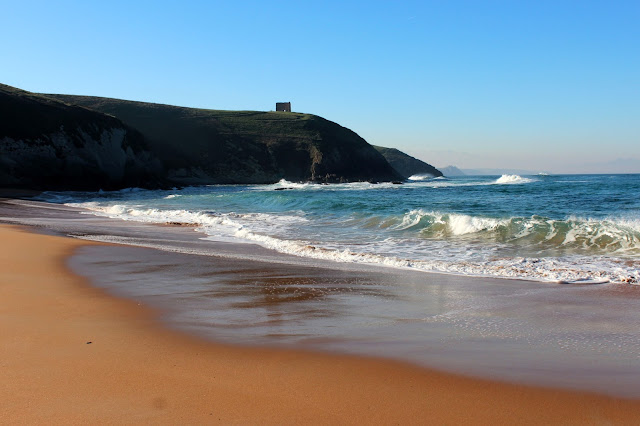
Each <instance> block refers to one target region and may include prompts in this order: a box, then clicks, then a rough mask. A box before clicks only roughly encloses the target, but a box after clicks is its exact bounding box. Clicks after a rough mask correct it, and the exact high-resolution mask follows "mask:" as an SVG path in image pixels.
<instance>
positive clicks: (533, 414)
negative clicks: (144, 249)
mask: <svg viewBox="0 0 640 426" xmlns="http://www.w3.org/2000/svg"><path fill="white" fill-rule="evenodd" d="M0 238H1V239H2V241H3V244H2V246H1V251H0V261H1V262H2V272H1V277H2V280H1V282H2V286H1V287H0V292H1V295H2V308H1V309H2V310H1V313H0V315H1V317H2V321H1V322H0V327H1V330H0V336H1V337H0V342H1V344H0V351H1V352H0V358H1V359H2V367H3V368H2V370H3V376H4V377H3V381H2V385H1V387H0V398H2V401H3V403H2V405H1V406H0V422H2V423H5V424H16V423H30V424H34V423H36V424H37V423H39V424H45V423H46V424H78V423H98V424H109V423H111V424H113V423H119V424H122V423H130V424H131V423H154V424H157V423H174V424H175V423H187V424H194V423H198V424H202V423H214V422H219V423H224V424H227V423H241V424H256V423H260V424H300V423H306V424H326V423H334V424H421V423H422V424H424V423H434V424H461V423H466V424H489V423H491V424H496V423H519V424H541V423H554V424H604V423H608V424H611V423H612V424H638V422H640V401H637V400H625V399H616V398H612V397H608V396H600V395H595V394H589V393H581V392H572V391H565V390H562V391H561V390H552V389H544V388H535V387H527V386H521V385H512V384H504V383H498V382H492V381H487V380H478V379H471V378H465V377H460V376H456V375H451V374H444V373H439V372H435V371H430V370H427V369H422V368H419V367H414V366H411V365H407V364H403V363H400V362H394V361H388V360H378V359H369V358H363V357H352V356H337V355H327V354H316V353H310V352H305V351H295V350H281V349H256V348H243V347H234V346H228V345H220V344H214V343H210V342H205V341H201V340H199V339H196V338H194V337H191V336H186V335H183V334H180V333H177V332H174V331H170V330H167V329H164V328H163V327H162V326H161V325H160V324H159V323H158V321H157V312H154V311H153V310H151V309H149V308H147V307H144V306H141V305H140V304H138V303H136V302H131V301H128V300H122V299H118V298H114V297H112V296H108V295H106V294H105V293H104V292H103V291H102V290H99V289H95V288H93V287H91V286H90V285H89V284H88V283H87V282H85V281H84V280H83V279H81V278H79V277H76V276H74V275H72V274H71V273H70V272H69V271H68V270H67V268H66V267H65V264H64V260H65V258H66V257H68V256H69V255H70V254H71V253H73V251H74V250H76V249H78V248H79V247H81V246H86V245H87V244H92V243H87V242H83V241H78V240H75V239H71V238H63V237H56V236H48V235H39V234H34V233H31V232H28V230H25V229H24V228H16V227H12V226H6V225H3V226H2V227H1V228H0Z"/></svg>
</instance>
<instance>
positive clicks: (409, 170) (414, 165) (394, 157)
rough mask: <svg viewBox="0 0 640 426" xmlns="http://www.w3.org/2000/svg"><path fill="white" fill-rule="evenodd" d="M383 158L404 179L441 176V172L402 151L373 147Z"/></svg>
mask: <svg viewBox="0 0 640 426" xmlns="http://www.w3.org/2000/svg"><path fill="white" fill-rule="evenodd" d="M374 148H375V149H376V150H378V152H380V154H382V155H383V156H384V158H385V159H386V160H387V162H389V164H391V166H392V167H393V168H394V169H395V170H396V171H397V172H398V173H400V174H401V175H402V176H404V178H405V179H408V178H410V177H411V176H413V175H421V174H429V175H431V176H433V177H439V176H442V172H441V171H440V170H438V169H436V168H435V167H433V166H432V165H431V164H428V163H425V162H424V161H422V160H418V159H417V158H415V157H412V156H410V155H408V154H405V153H404V152H402V151H399V150H397V149H395V148H385V147H382V146H376V147H374Z"/></svg>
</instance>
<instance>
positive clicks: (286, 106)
mask: <svg viewBox="0 0 640 426" xmlns="http://www.w3.org/2000/svg"><path fill="white" fill-rule="evenodd" d="M276 111H282V112H291V102H276Z"/></svg>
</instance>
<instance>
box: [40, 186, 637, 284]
mask: <svg viewBox="0 0 640 426" xmlns="http://www.w3.org/2000/svg"><path fill="white" fill-rule="evenodd" d="M46 198H47V199H49V200H53V201H57V202H64V203H66V204H69V205H73V206H78V207H83V208H85V209H88V211H89V212H90V213H93V214H97V215H104V216H109V217H114V218H120V219H123V220H136V221H145V222H157V223H166V222H186V223H193V224H196V225H197V228H196V229H197V230H198V231H199V232H203V233H204V234H205V235H203V237H204V238H211V239H221V240H229V239H233V240H235V241H246V242H252V243H257V244H260V245H263V246H266V247H268V248H271V249H273V250H277V251H280V252H284V253H289V254H294V255H297V256H304V257H310V258H318V259H329V260H335V261H338V262H358V263H374V264H383V265H388V266H390V267H400V268H413V269H419V270H425V271H436V272H444V273H452V274H461V275H474V276H495V277H505V278H522V279H532V280H539V281H551V282H572V283H589V282H609V281H610V282H621V283H631V284H636V283H637V282H638V278H639V277H640V175H557V176H547V175H539V176H515V175H503V176H465V177H455V178H436V179H432V178H429V177H425V178H420V177H416V178H415V179H414V180H410V181H409V182H408V183H405V184H402V185H394V184H391V183H383V184H370V183H350V184H335V185H318V184H300V183H292V182H286V181H281V182H279V183H277V184H273V185H214V186H206V187H192V188H184V189H174V190H162V191H160V190H156V191H151V190H140V189H128V190H123V191H118V192H100V193H79V192H76V193H48V194H46Z"/></svg>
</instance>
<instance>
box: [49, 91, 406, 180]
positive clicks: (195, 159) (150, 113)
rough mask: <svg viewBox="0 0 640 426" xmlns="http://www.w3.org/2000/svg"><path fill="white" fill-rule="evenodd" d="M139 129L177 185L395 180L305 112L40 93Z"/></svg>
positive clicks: (376, 158)
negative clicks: (217, 107) (162, 103)
mask: <svg viewBox="0 0 640 426" xmlns="http://www.w3.org/2000/svg"><path fill="white" fill-rule="evenodd" d="M45 96H47V97H51V98H54V99H57V100H60V101H63V102H65V103H68V104H75V105H81V106H83V107H86V108H90V109H92V110H95V111H100V112H102V113H106V114H109V115H112V116H114V117H117V118H118V119H120V120H122V121H123V122H124V123H126V124H127V125H129V126H131V127H133V128H135V129H137V130H138V131H140V132H141V133H142V134H143V135H144V137H145V138H146V140H147V143H148V144H149V146H150V149H151V151H152V152H153V153H154V154H155V155H157V156H158V158H159V159H160V160H161V161H162V163H163V164H164V166H165V169H166V170H167V177H168V178H169V179H170V180H171V181H173V182H179V183H182V184H201V183H269V182H275V181H278V180H280V179H282V178H285V179H287V180H292V181H316V182H341V181H358V180H375V181H385V180H386V181H388V180H396V179H401V176H399V174H398V173H397V172H396V171H395V170H394V169H393V168H392V167H391V166H390V165H389V164H388V163H387V161H386V160H385V159H384V157H383V156H382V155H381V154H380V153H378V152H377V151H376V150H375V149H374V148H373V147H372V146H371V145H369V144H368V143H367V142H366V141H365V140H364V139H362V138H361V137H360V136H358V135H357V134H356V133H355V132H353V131H351V130H349V129H347V128H345V127H342V126H340V125H338V124H336V123H333V122H331V121H328V120H325V119H323V118H321V117H318V116H315V115H311V114H299V113H286V112H259V111H219V110H207V109H195V108H184V107H177V106H171V105H161V104H152V103H144V102H134V101H124V100H119V99H109V98H100V97H90V96H72V95H45Z"/></svg>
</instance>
